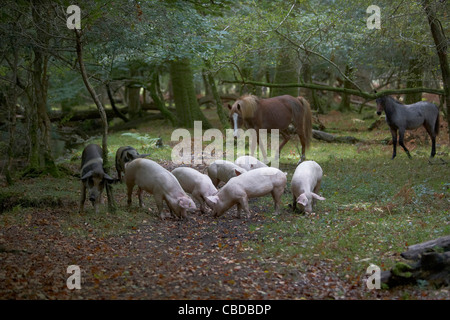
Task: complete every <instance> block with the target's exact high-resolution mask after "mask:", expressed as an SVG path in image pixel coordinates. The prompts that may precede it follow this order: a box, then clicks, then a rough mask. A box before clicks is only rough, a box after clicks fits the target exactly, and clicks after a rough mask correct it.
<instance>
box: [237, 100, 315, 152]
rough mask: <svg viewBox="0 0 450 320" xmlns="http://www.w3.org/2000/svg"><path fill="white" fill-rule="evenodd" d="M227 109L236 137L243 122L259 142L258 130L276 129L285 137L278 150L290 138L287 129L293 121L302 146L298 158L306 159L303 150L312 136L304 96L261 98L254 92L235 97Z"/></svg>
mask: <svg viewBox="0 0 450 320" xmlns="http://www.w3.org/2000/svg"><path fill="white" fill-rule="evenodd" d="M228 108H229V109H230V119H231V122H232V125H233V128H234V136H235V137H237V132H238V131H237V130H238V128H239V127H240V126H241V125H242V124H245V126H246V127H247V128H249V129H255V130H256V140H257V143H258V144H260V141H259V130H260V129H267V130H268V131H270V130H272V129H279V130H280V133H281V135H282V136H283V139H284V140H283V142H282V143H281V145H280V147H279V151H280V152H281V149H282V148H283V146H284V145H285V144H286V143H287V142H288V141H289V139H290V134H289V129H288V128H289V125H290V124H293V125H294V127H295V130H296V133H297V134H298V136H299V138H300V143H301V145H302V156H301V159H300V161H303V160H304V159H305V150H306V148H307V147H308V146H309V143H310V141H311V136H312V116H311V108H310V106H309V103H308V101H306V99H305V98H303V97H297V98H294V97H292V96H289V95H284V96H278V97H273V98H267V99H260V98H258V97H256V96H254V95H245V96H242V97H240V98H239V99H238V100H236V102H235V103H234V104H233V106H230V105H228ZM252 149H253V148H252ZM253 152H254V149H253V150H252V153H253ZM263 153H264V151H263ZM264 157H265V156H264Z"/></svg>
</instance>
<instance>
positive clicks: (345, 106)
mask: <svg viewBox="0 0 450 320" xmlns="http://www.w3.org/2000/svg"><path fill="white" fill-rule="evenodd" d="M352 71H353V68H352V67H350V66H349V65H346V66H345V75H346V76H347V77H349V78H350V76H351V74H352ZM344 88H345V89H351V88H352V83H351V82H350V81H348V80H347V79H344ZM350 97H351V95H350V94H348V93H343V94H342V95H341V103H340V104H339V111H341V112H346V111H350Z"/></svg>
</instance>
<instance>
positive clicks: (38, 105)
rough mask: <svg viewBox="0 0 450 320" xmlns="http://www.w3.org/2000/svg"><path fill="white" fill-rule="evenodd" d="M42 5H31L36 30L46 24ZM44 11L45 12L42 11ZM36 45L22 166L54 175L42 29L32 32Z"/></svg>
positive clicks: (31, 171) (45, 41) (30, 171)
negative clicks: (27, 144) (26, 156)
mask: <svg viewBox="0 0 450 320" xmlns="http://www.w3.org/2000/svg"><path fill="white" fill-rule="evenodd" d="M45 10H46V9H45V6H43V5H42V3H41V2H40V1H39V0H36V1H34V3H33V8H32V17H33V23H34V24H35V25H36V26H37V27H38V28H39V29H40V30H46V31H47V32H49V30H48V28H49V27H48V24H46V23H45V21H41V17H42V16H43V15H45V14H48V11H45ZM44 11H45V12H44ZM36 37H37V38H36V40H37V43H38V45H35V46H34V47H33V57H32V59H33V60H32V62H31V66H32V71H31V75H32V80H33V83H32V88H31V90H30V91H29V92H28V96H29V102H30V106H29V111H30V114H29V116H32V117H34V118H33V119H30V126H29V128H30V131H29V134H30V157H29V165H28V168H27V169H26V170H25V175H27V174H33V175H34V174H40V173H50V174H51V175H53V176H58V175H59V171H58V168H57V166H56V164H55V161H54V159H53V155H52V152H51V147H50V146H51V135H50V134H51V122H50V118H49V117H48V113H47V91H48V73H47V71H48V58H49V54H48V52H47V51H46V50H45V48H48V47H49V41H50V40H49V37H48V35H47V33H45V32H38V33H37V34H36Z"/></svg>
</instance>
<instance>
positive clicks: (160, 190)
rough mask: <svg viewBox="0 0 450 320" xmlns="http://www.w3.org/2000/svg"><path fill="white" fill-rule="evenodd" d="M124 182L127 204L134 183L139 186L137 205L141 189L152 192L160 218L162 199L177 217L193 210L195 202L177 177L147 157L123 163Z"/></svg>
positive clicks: (162, 216) (161, 215) (140, 197)
mask: <svg viewBox="0 0 450 320" xmlns="http://www.w3.org/2000/svg"><path fill="white" fill-rule="evenodd" d="M125 168H126V170H125V183H126V185H127V189H128V206H130V205H131V194H132V192H133V188H134V186H135V185H137V186H138V187H139V190H138V197H139V205H140V206H141V207H143V206H144V203H143V202H142V191H143V190H145V191H147V192H148V193H150V194H153V196H154V198H155V202H156V206H157V207H158V213H159V215H160V217H161V219H164V214H163V212H162V209H163V201H164V200H165V201H166V203H167V205H168V207H169V209H170V210H171V212H174V213H175V215H176V216H177V217H178V218H180V219H181V218H187V215H186V210H195V209H196V207H195V203H194V201H192V199H191V198H190V197H189V196H188V195H187V194H186V193H185V192H184V191H183V188H181V185H180V183H179V182H178V180H177V178H175V176H174V175H173V174H172V173H170V172H169V171H168V170H166V169H164V168H163V167H162V166H160V165H159V164H157V163H156V162H154V161H152V160H149V159H136V160H133V161H131V162H128V163H127V164H126V165H125Z"/></svg>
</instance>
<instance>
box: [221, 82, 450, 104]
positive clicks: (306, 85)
mask: <svg viewBox="0 0 450 320" xmlns="http://www.w3.org/2000/svg"><path fill="white" fill-rule="evenodd" d="M222 83H241V84H242V83H244V84H251V85H254V86H261V87H271V88H288V87H297V88H298V87H300V88H308V89H313V90H323V91H333V92H340V93H346V94H352V95H354V96H358V97H362V98H364V99H367V100H374V99H377V98H379V97H381V96H384V95H392V94H407V93H419V92H427V93H432V94H438V95H444V90H441V89H431V88H423V87H420V88H404V89H388V90H383V91H380V92H377V93H369V92H366V91H360V90H355V89H347V88H336V87H330V86H325V85H320V84H314V83H302V82H301V83H283V84H276V83H268V82H258V81H251V80H246V81H245V82H244V81H242V82H241V81H236V80H222Z"/></svg>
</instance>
